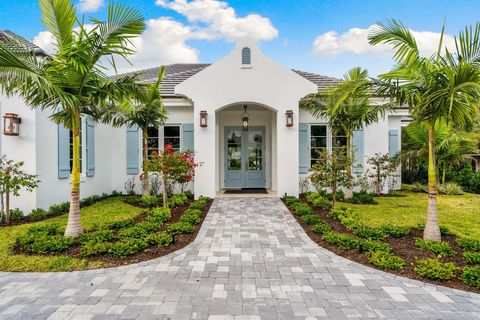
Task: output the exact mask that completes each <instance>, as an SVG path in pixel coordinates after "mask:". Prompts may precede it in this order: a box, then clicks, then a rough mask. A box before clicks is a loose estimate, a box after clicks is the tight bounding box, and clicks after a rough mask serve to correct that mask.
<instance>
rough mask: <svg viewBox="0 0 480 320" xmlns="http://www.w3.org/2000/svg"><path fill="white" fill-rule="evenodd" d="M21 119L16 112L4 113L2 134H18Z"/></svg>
mask: <svg viewBox="0 0 480 320" xmlns="http://www.w3.org/2000/svg"><path fill="white" fill-rule="evenodd" d="M20 123H22V119H21V118H20V117H19V116H18V114H16V113H5V115H4V116H3V134H4V135H6V136H18V135H19V134H20Z"/></svg>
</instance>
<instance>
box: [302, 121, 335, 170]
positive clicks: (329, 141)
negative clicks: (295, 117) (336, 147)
mask: <svg viewBox="0 0 480 320" xmlns="http://www.w3.org/2000/svg"><path fill="white" fill-rule="evenodd" d="M312 126H326V127H327V152H328V153H331V152H332V136H333V135H332V130H331V129H330V126H329V125H328V124H326V123H324V122H312V123H309V124H308V144H307V150H308V166H309V168H311V167H312V152H311V149H312Z"/></svg>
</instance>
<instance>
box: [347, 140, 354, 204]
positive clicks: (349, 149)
mask: <svg viewBox="0 0 480 320" xmlns="http://www.w3.org/2000/svg"><path fill="white" fill-rule="evenodd" d="M346 135H347V166H346V168H345V169H346V171H347V175H348V177H349V179H350V186H349V187H348V188H347V190H346V192H345V198H346V199H350V198H352V197H353V186H352V178H353V177H352V165H353V152H352V131H350V130H346Z"/></svg>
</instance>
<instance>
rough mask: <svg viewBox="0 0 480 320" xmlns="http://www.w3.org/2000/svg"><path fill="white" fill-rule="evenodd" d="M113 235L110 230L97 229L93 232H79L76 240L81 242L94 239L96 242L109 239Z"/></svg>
mask: <svg viewBox="0 0 480 320" xmlns="http://www.w3.org/2000/svg"><path fill="white" fill-rule="evenodd" d="M113 237H114V234H113V231H112V230H97V231H94V232H85V233H82V234H80V237H79V238H78V240H79V241H80V242H82V243H86V242H90V241H96V242H104V241H110V240H112V239H113Z"/></svg>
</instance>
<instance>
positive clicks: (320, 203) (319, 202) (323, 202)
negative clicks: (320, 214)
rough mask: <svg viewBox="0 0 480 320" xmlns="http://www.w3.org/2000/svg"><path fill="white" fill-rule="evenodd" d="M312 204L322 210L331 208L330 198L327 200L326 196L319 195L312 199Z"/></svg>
mask: <svg viewBox="0 0 480 320" xmlns="http://www.w3.org/2000/svg"><path fill="white" fill-rule="evenodd" d="M312 205H314V206H315V207H317V208H319V209H324V210H328V209H330V208H332V203H331V202H330V200H328V199H327V198H324V197H322V196H319V197H317V198H315V199H313V201H312Z"/></svg>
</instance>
